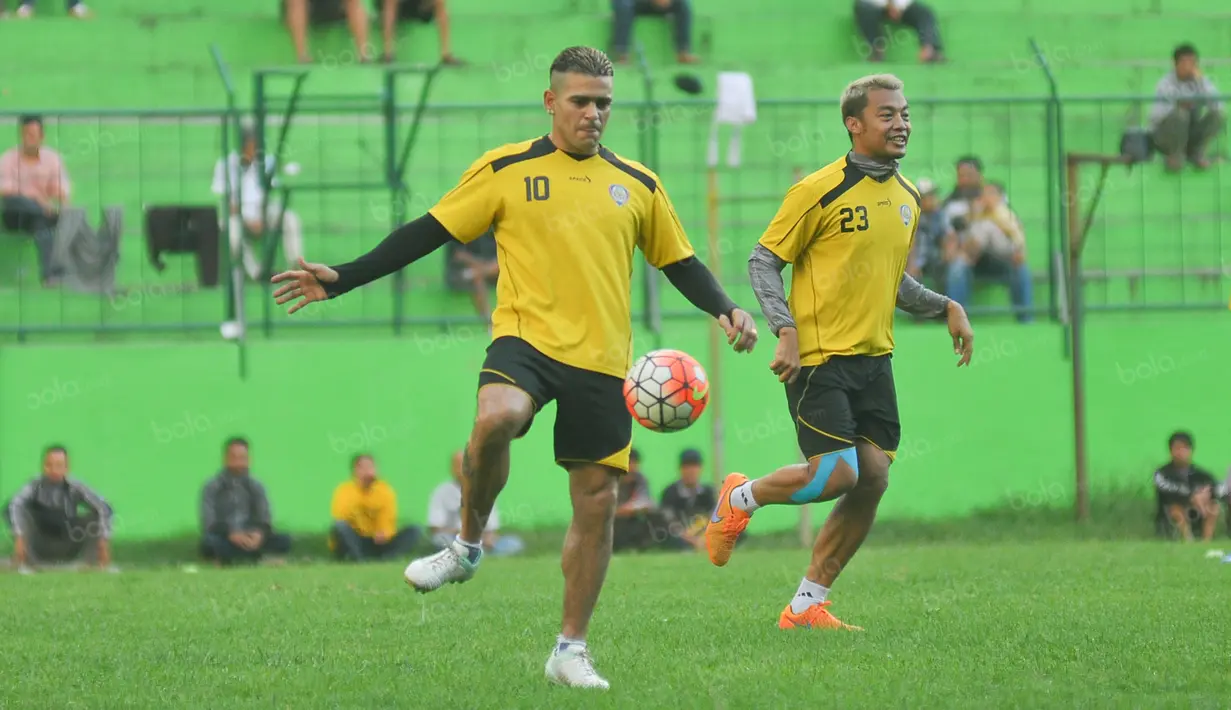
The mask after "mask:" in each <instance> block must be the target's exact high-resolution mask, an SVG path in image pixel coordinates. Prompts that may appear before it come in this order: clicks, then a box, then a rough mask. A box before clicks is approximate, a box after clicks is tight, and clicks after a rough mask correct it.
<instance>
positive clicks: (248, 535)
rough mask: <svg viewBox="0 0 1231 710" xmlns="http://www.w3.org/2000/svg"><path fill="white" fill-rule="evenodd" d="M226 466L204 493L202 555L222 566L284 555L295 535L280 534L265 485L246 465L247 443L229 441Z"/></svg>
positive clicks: (234, 440) (289, 549)
mask: <svg viewBox="0 0 1231 710" xmlns="http://www.w3.org/2000/svg"><path fill="white" fill-rule="evenodd" d="M223 450H224V451H225V458H224V460H223V469H222V471H220V472H219V473H218V475H216V476H214V477H213V478H211V479H210V480H209V482H208V483H206V484H205V488H204V490H202V491H201V531H202V533H203V538H202V540H201V554H202V555H203V556H204V557H205V559H208V560H214V563H215V564H216V565H218V566H219V567H221V566H223V565H229V564H231V563H232V562H235V561H240V560H242V561H247V562H257V561H259V560H260V559H261V558H262V557H263V556H265V555H285V554H287V553H289V552H290V551H291V538H290V536H288V535H285V534H281V533H276V532H274V529H273V519H272V515H271V514H270V509H269V497H268V496H267V495H266V494H265V487H264V486H262V485H261V484H260V483H259V482H258V481H257V480H256V479H255V478H253V477H252V474H251V472H250V471H249V468H248V463H249V460H248V442H247V441H246V440H244V439H241V438H238V437H236V438H233V439H229V440H228V441H227V442H226V445H225V446H224V449H223Z"/></svg>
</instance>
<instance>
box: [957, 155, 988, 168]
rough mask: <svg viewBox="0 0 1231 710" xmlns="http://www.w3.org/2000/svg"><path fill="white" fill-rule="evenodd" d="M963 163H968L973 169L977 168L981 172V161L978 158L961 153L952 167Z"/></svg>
mask: <svg viewBox="0 0 1231 710" xmlns="http://www.w3.org/2000/svg"><path fill="white" fill-rule="evenodd" d="M963 165H969V166H970V167H972V168H974V169H975V170H978V171H979V172H983V161H982V160H979V159H978V158H977V157H975V156H973V155H963V156H962V157H960V158H958V159H957V162H956V163H954V167H959V168H960V167H961V166H963Z"/></svg>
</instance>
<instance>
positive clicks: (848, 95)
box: [841, 74, 904, 123]
mask: <svg viewBox="0 0 1231 710" xmlns="http://www.w3.org/2000/svg"><path fill="white" fill-rule="evenodd" d="M903 86H904V85H903V84H902V80H901V79H899V78H897V77H896V76H894V75H893V74H869V75H868V76H864V77H860V78H858V79H856V80H854V81H852V82H851V83H849V84H847V85H846V88H845V89H844V90H843V91H842V100H841V107H842V121H843V122H844V123H845V122H846V119H847V117H848V116H854V117H856V118H858V117H859V116H860V115H861V114H862V113H863V110H864V109H865V108H867V107H868V94H870V93H872V92H873V91H876V90H877V89H884V90H886V91H901V90H902V87H903Z"/></svg>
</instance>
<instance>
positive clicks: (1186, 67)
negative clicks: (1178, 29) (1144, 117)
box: [1150, 44, 1227, 172]
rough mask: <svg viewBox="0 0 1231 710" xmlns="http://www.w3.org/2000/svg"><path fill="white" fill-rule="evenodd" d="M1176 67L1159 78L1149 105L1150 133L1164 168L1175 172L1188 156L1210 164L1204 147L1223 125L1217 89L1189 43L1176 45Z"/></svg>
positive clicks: (1202, 164) (1204, 165) (1194, 161)
mask: <svg viewBox="0 0 1231 710" xmlns="http://www.w3.org/2000/svg"><path fill="white" fill-rule="evenodd" d="M1172 59H1173V61H1174V62H1175V69H1174V70H1173V71H1172V72H1170V73H1169V74H1167V75H1166V76H1164V77H1163V78H1162V79H1159V81H1158V86H1157V87H1156V88H1155V90H1154V93H1155V95H1156V99H1155V101H1154V106H1153V107H1152V108H1151V109H1150V134H1151V136H1152V137H1153V139H1154V145H1155V146H1156V147H1157V148H1158V150H1159V152H1161V153H1162V154H1163V155H1164V156H1166V160H1167V169H1168V170H1170V171H1171V172H1177V171H1179V170H1182V169H1183V168H1184V160H1185V158H1187V159H1188V160H1189V162H1191V163H1192V164H1193V165H1194V166H1196V167H1197V168H1198V169H1200V170H1204V169H1205V168H1208V167H1209V166H1210V160H1209V158H1208V157H1207V156H1206V149H1207V147H1208V146H1209V144H1210V142H1211V141H1212V140H1213V139H1214V138H1215V137H1216V136H1218V134H1219V133H1222V129H1223V126H1225V125H1226V121H1227V117H1226V111H1225V110H1224V108H1223V102H1222V101H1220V100H1218V99H1217V98H1214V97H1216V96H1218V89H1217V87H1215V86H1214V82H1212V81H1210V80H1209V77H1207V76H1205V75H1204V74H1202V73H1201V69H1199V68H1198V67H1197V50H1196V49H1195V48H1193V46H1192V45H1191V44H1182V45H1180V46H1179V47H1176V49H1175V52H1174V53H1173V54H1172Z"/></svg>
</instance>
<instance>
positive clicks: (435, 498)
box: [427, 451, 525, 555]
mask: <svg viewBox="0 0 1231 710" xmlns="http://www.w3.org/2000/svg"><path fill="white" fill-rule="evenodd" d="M462 462H463V455H462V452H461V451H456V452H454V453H453V468H452V471H451V473H452V474H453V478H452V479H451V480H448V481H445V482H444V483H442V484H440V485H439V486H436V490H434V491H432V500H431V502H430V503H428V507H427V527H428V530H429V531H430V533H431V541H432V544H433V545H434V546H435V547H436V549H437V550H442V549H444V548H445V547H447V546H448V545H449V544H450V543H451V542H453V539H454V538H455V537H457V535H458V534H459V533H461V531H462V479H463V478H464V477H465V476H464V474H463V472H462V465H463V464H462ZM499 531H500V516H499V514H498V513H497V512H496V506H495V505H493V506H492V514H491V515H490V516H488V518H487V527H486V528H485V529H484V530H483V552H485V553H488V554H493V555H515V554H517V553H518V552H521V551H522V550H523V549H524V548H525V546H524V544H523V543H522V541H521V539H520V538H518V537H517V536H516V535H501V534H500V532H499Z"/></svg>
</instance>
